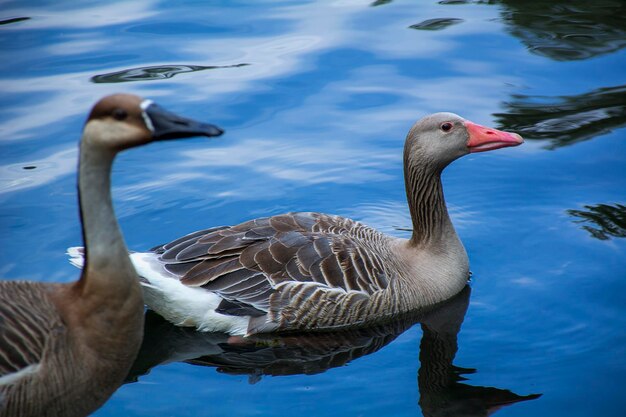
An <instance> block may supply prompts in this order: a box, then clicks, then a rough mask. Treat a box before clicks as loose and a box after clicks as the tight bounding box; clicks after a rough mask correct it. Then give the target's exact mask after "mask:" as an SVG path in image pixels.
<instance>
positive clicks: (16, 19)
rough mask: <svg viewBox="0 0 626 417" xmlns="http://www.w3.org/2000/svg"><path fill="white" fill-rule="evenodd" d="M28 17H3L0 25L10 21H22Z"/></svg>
mask: <svg viewBox="0 0 626 417" xmlns="http://www.w3.org/2000/svg"><path fill="white" fill-rule="evenodd" d="M29 19H30V17H14V18H12V19H4V20H0V25H10V24H11V23H17V22H23V21H24V20H29Z"/></svg>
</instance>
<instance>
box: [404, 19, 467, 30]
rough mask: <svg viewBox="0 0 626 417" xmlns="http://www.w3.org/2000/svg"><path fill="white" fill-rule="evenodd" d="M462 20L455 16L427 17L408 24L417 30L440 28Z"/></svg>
mask: <svg viewBox="0 0 626 417" xmlns="http://www.w3.org/2000/svg"><path fill="white" fill-rule="evenodd" d="M463 21H464V20H463V19H457V18H455V17H446V18H439V19H428V20H424V21H423V22H420V23H416V24H414V25H411V26H409V28H411V29H417V30H442V29H445V28H447V27H449V26H452V25H457V24H459V23H462V22H463Z"/></svg>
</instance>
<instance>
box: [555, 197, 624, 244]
mask: <svg viewBox="0 0 626 417" xmlns="http://www.w3.org/2000/svg"><path fill="white" fill-rule="evenodd" d="M585 208H586V209H587V210H567V214H569V215H570V216H574V217H578V218H579V220H574V221H575V222H576V223H593V224H595V226H597V227H592V226H589V225H584V226H582V228H583V229H584V230H586V231H588V232H589V233H591V236H593V237H595V238H596V239H600V240H608V239H610V238H611V237H626V206H625V205H622V204H615V205H609V204H597V205H595V206H585Z"/></svg>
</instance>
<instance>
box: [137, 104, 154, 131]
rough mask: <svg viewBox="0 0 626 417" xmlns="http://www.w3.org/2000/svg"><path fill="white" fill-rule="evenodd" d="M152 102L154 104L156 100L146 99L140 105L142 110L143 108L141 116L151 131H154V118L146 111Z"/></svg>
mask: <svg viewBox="0 0 626 417" xmlns="http://www.w3.org/2000/svg"><path fill="white" fill-rule="evenodd" d="M151 104H154V102H153V101H152V100H148V99H146V100H144V101H142V102H141V104H140V105H139V107H141V110H142V111H141V116H142V117H143V122H144V123H145V124H146V127H147V128H148V129H150V132H152V133H154V125H153V124H152V120H151V119H150V116H148V114H147V113H146V109H147V108H148V107H150V105H151Z"/></svg>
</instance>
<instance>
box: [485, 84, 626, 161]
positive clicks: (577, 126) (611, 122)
mask: <svg viewBox="0 0 626 417" xmlns="http://www.w3.org/2000/svg"><path fill="white" fill-rule="evenodd" d="M625 95H626V85H619V86H614V87H605V88H599V89H596V90H592V91H589V92H587V93H583V94H578V95H572V96H562V97H546V96H525V95H514V96H513V99H512V100H511V101H510V102H508V103H505V104H504V106H505V112H503V113H496V114H494V117H495V118H496V120H497V121H498V124H499V125H500V126H506V128H507V129H511V130H514V131H516V132H519V133H520V134H522V135H524V138H525V139H529V140H535V139H540V140H547V141H549V143H548V145H547V146H546V148H548V149H556V148H559V147H563V146H567V145H573V144H576V143H579V142H583V141H585V140H588V139H593V138H594V137H596V136H600V135H602V134H606V133H609V132H611V131H613V130H616V129H619V128H622V127H624V126H626V102H625V101H624V96H625Z"/></svg>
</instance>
